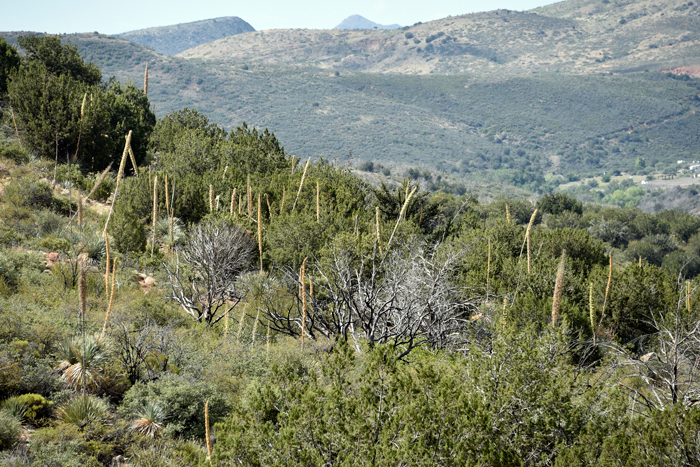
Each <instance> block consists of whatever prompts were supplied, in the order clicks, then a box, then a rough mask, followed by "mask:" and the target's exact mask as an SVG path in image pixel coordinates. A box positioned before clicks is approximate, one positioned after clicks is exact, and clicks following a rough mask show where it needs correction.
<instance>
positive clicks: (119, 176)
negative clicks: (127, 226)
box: [104, 130, 132, 235]
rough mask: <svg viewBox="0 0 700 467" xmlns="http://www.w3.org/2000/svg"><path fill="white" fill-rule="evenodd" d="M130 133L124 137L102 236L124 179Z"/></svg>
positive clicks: (105, 233)
mask: <svg viewBox="0 0 700 467" xmlns="http://www.w3.org/2000/svg"><path fill="white" fill-rule="evenodd" d="M131 133H132V131H131V130H129V134H128V135H127V136H126V143H125V144H124V152H123V153H122V161H121V163H120V164H119V172H117V183H116V185H115V187H114V195H113V196H112V205H111V206H110V207H109V214H107V222H105V230H104V235H107V227H108V226H109V220H110V219H111V218H112V212H113V211H114V204H115V203H116V202H117V195H118V194H119V182H120V181H121V179H122V177H124V167H125V166H126V157H127V155H128V154H129V147H130V146H131Z"/></svg>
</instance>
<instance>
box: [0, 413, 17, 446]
mask: <svg viewBox="0 0 700 467" xmlns="http://www.w3.org/2000/svg"><path fill="white" fill-rule="evenodd" d="M21 433H22V425H21V424H20V423H19V420H17V419H16V418H15V417H13V416H12V415H11V414H10V413H9V412H7V411H5V410H0V450H2V451H5V450H7V449H12V447H13V446H14V445H15V444H17V441H18V440H19V435H20V434H21Z"/></svg>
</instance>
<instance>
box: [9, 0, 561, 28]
mask: <svg viewBox="0 0 700 467" xmlns="http://www.w3.org/2000/svg"><path fill="white" fill-rule="evenodd" d="M550 3H554V1H553V0H491V1H485V0H471V1H470V0H463V1H457V0H353V1H347V0H336V1H335V2H331V1H328V0H325V1H323V0H304V1H303V2H298V1H296V2H295V1H289V0H257V1H250V0H248V1H240V0H169V1H167V0H119V1H116V2H115V1H111V2H106V1H104V0H68V1H60V0H19V1H18V0H0V12H2V13H1V14H0V31H20V30H22V31H38V32H48V33H52V34H57V33H72V32H88V31H99V32H101V33H104V34H117V33H120V32H126V31H132V30H134V29H142V28H147V27H152V26H166V25H170V24H177V23H187V22H190V21H197V20H202V19H209V18H216V17H220V16H238V17H240V18H242V19H244V20H245V21H247V22H249V23H250V24H251V26H253V27H254V28H255V29H257V30H261V29H278V28H317V29H328V28H332V27H334V26H336V25H337V24H338V23H340V22H341V21H342V20H343V19H345V18H346V17H348V16H350V15H353V14H358V15H362V16H364V17H365V18H367V19H369V20H371V21H374V22H376V23H380V24H392V23H398V24H401V25H411V24H414V23H416V22H418V21H423V22H425V21H430V20H434V19H439V18H444V17H446V16H449V15H452V16H456V15H462V14H465V13H473V12H476V11H487V10H495V9H498V8H504V9H509V10H529V9H531V8H535V7H537V6H541V5H547V4H550Z"/></svg>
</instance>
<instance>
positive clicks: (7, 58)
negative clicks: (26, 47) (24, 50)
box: [0, 37, 20, 96]
mask: <svg viewBox="0 0 700 467" xmlns="http://www.w3.org/2000/svg"><path fill="white" fill-rule="evenodd" d="M19 61H20V58H19V54H18V53H17V50H16V49H15V48H14V47H12V46H11V45H10V44H8V43H7V41H6V40H5V38H3V37H0V96H4V95H5V93H6V92H7V80H8V78H9V77H10V74H11V73H12V72H13V71H14V70H16V69H17V68H19Z"/></svg>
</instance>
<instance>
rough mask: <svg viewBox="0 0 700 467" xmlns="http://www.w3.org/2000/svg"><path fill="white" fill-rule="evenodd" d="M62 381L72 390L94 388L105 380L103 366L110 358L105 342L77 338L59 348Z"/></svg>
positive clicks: (96, 339) (87, 337)
mask: <svg viewBox="0 0 700 467" xmlns="http://www.w3.org/2000/svg"><path fill="white" fill-rule="evenodd" d="M58 354H59V357H60V359H61V363H59V365H58V366H57V367H56V369H57V370H59V371H60V372H61V379H62V380H63V381H65V382H66V383H68V385H69V386H71V387H72V388H83V389H87V388H94V387H97V386H99V385H100V383H101V382H102V380H103V376H102V371H103V365H104V364H105V362H106V361H107V359H108V358H109V348H108V346H107V345H106V342H105V341H104V340H101V339H99V338H98V337H94V336H85V338H83V337H80V336H78V337H75V338H73V339H71V340H68V341H65V342H62V343H61V344H59V346H58Z"/></svg>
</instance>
